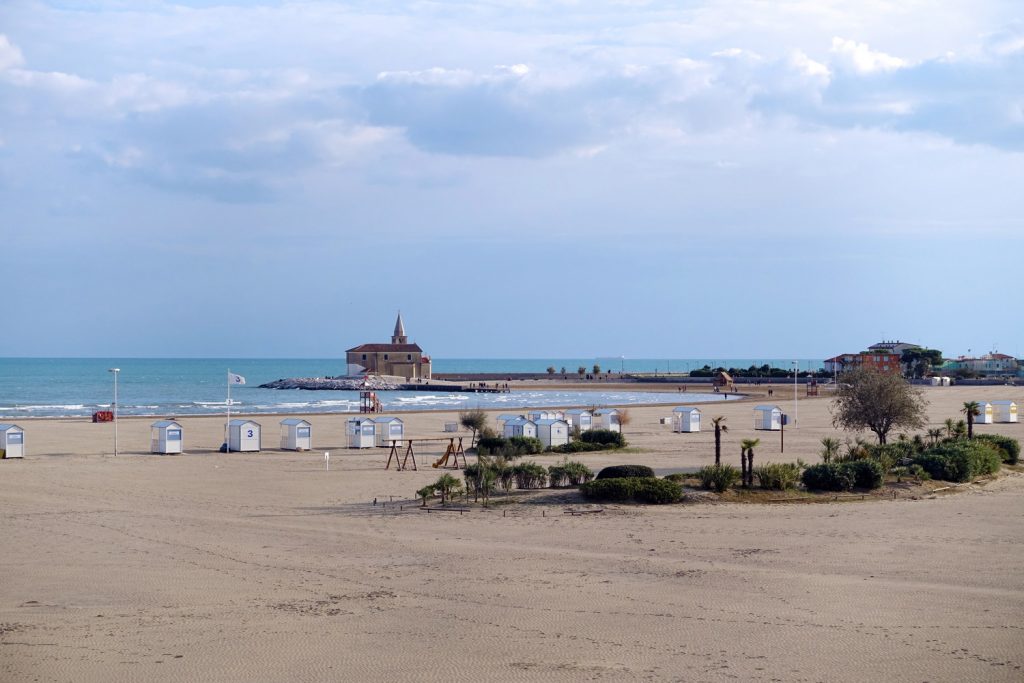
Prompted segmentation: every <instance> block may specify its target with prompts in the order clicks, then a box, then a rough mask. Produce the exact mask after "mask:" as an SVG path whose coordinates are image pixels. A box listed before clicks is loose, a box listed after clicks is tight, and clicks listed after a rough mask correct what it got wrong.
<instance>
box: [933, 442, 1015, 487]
mask: <svg viewBox="0 0 1024 683" xmlns="http://www.w3.org/2000/svg"><path fill="white" fill-rule="evenodd" d="M1003 454H1004V451H1002V450H1001V449H1000V448H998V447H997V446H995V445H993V444H992V443H989V442H987V441H985V440H978V439H974V440H967V439H958V440H952V441H945V442H943V443H941V444H939V445H938V446H935V447H934V448H929V449H928V450H926V451H925V452H924V453H922V454H921V455H918V456H917V457H915V458H914V464H915V465H920V466H921V467H923V468H924V470H925V471H926V472H927V473H928V474H930V475H931V476H932V477H934V478H935V479H943V480H945V481H957V482H963V481H971V480H972V479H975V478H976V477H979V476H981V475H983V474H993V473H994V472H998V471H999V468H1000V467H1001V466H1002V463H1003Z"/></svg>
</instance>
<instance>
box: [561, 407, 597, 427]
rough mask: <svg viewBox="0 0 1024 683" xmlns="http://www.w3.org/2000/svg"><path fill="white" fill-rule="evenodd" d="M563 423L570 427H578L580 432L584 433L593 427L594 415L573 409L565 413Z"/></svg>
mask: <svg viewBox="0 0 1024 683" xmlns="http://www.w3.org/2000/svg"><path fill="white" fill-rule="evenodd" d="M565 421H566V422H568V423H569V426H570V427H573V428H576V427H579V428H580V431H581V432H586V431H589V430H591V429H593V427H594V414H593V413H591V412H590V411H589V410H583V409H581V408H574V409H573V410H567V411H565Z"/></svg>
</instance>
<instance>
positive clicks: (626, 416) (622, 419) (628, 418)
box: [619, 408, 633, 434]
mask: <svg viewBox="0 0 1024 683" xmlns="http://www.w3.org/2000/svg"><path fill="white" fill-rule="evenodd" d="M632 421H633V416H632V415H630V413H629V411H628V410H626V409H625V408H623V409H622V410H620V411H619V433H620V434H625V431H624V430H623V428H624V427H626V426H628V425H629V423H630V422H632Z"/></svg>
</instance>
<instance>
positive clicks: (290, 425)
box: [281, 417, 313, 451]
mask: <svg viewBox="0 0 1024 683" xmlns="http://www.w3.org/2000/svg"><path fill="white" fill-rule="evenodd" d="M312 448H313V425H312V424H310V423H309V422H307V421H306V420H303V419H301V418H297V417H289V418H287V419H285V420H281V450H282V451H308V450H311V449H312Z"/></svg>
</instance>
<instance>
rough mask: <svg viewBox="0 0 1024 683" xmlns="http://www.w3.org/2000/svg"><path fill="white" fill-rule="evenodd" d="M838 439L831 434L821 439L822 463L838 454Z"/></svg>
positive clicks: (827, 461) (829, 460)
mask: <svg viewBox="0 0 1024 683" xmlns="http://www.w3.org/2000/svg"><path fill="white" fill-rule="evenodd" d="M839 446H840V443H839V439H833V438H832V437H831V436H825V437H822V439H821V461H822V462H823V463H826V464H828V463H830V462H832V458H834V457H836V456H837V455H839Z"/></svg>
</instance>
